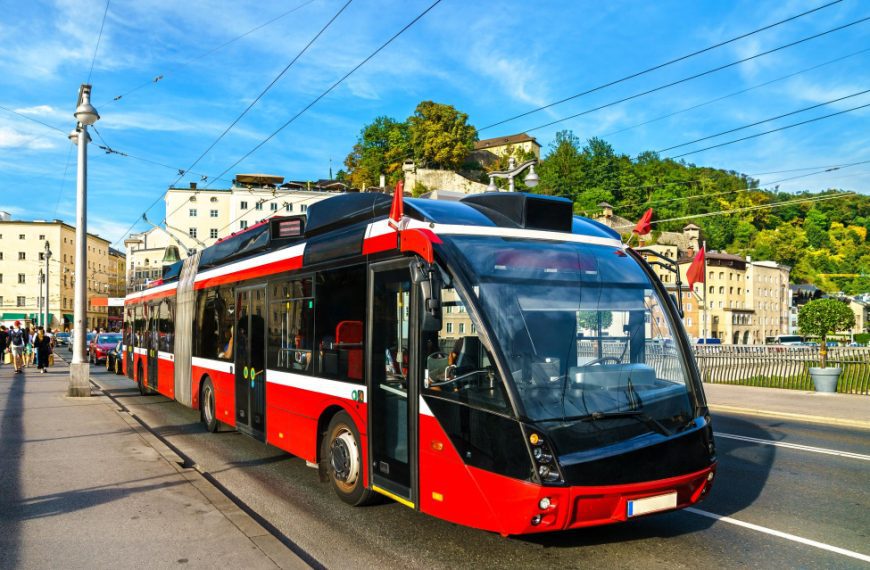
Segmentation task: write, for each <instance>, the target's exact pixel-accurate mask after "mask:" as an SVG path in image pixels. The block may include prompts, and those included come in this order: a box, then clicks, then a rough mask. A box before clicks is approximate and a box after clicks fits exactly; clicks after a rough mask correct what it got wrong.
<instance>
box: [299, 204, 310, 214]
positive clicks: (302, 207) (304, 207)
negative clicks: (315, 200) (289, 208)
mask: <svg viewBox="0 0 870 570" xmlns="http://www.w3.org/2000/svg"><path fill="white" fill-rule="evenodd" d="M300 209H301V210H302V211H303V212H307V211H308V206H306V205H305V204H302V206H301V208H300Z"/></svg>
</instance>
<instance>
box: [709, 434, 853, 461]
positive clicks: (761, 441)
mask: <svg viewBox="0 0 870 570" xmlns="http://www.w3.org/2000/svg"><path fill="white" fill-rule="evenodd" d="M714 435H715V436H716V437H724V438H725V439H736V440H739V441H748V442H750V443H758V444H761V445H773V446H776V447H787V448H788V449H797V450H799V451H810V452H812V453H824V454H825V455H836V456H838V457H848V458H850V459H860V460H862V461H870V455H863V454H861V453H852V452H851V451H839V450H837V449H827V448H824V447H812V446H810V445H800V444H797V443H786V442H784V441H772V440H769V439H758V438H756V437H746V436H745V435H734V434H732V433H722V432H718V431H717V432H715V433H714Z"/></svg>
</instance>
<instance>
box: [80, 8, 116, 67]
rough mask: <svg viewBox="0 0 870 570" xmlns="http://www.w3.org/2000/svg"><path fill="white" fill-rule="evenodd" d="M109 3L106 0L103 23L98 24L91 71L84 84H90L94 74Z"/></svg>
mask: <svg viewBox="0 0 870 570" xmlns="http://www.w3.org/2000/svg"><path fill="white" fill-rule="evenodd" d="M109 2H111V0H106V9H105V10H103V21H102V22H101V23H100V33H99V34H97V45H95V46H94V57H93V58H91V70H90V71H88V80H87V81H85V83H90V82H91V75H93V73H94V64H95V63H96V62H97V51H98V50H99V49H100V40H102V39H103V26H105V25H106V14H108V13H109Z"/></svg>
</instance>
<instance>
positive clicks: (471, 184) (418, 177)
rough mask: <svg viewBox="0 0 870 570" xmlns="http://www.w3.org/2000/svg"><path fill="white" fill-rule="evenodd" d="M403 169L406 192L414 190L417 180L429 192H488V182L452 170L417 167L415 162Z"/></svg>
mask: <svg viewBox="0 0 870 570" xmlns="http://www.w3.org/2000/svg"><path fill="white" fill-rule="evenodd" d="M403 170H404V173H405V191H406V192H413V191H414V187H415V186H416V184H417V182H419V183H421V184H423V186H425V187H426V190H427V191H428V192H431V191H433V190H453V191H456V192H462V193H465V194H478V193H480V192H486V186H487V185H486V184H481V183H480V182H475V181H473V180H469V179H468V178H465V177H464V176H462V175H460V174H458V173H456V172H453V171H452V170H431V169H428V168H416V167H415V166H414V165H413V164H406V165H405V166H404V167H403Z"/></svg>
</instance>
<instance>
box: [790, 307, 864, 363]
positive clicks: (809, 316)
mask: <svg viewBox="0 0 870 570" xmlns="http://www.w3.org/2000/svg"><path fill="white" fill-rule="evenodd" d="M853 326H855V314H854V313H853V312H852V309H850V308H849V305H847V304H846V303H844V302H842V301H838V300H837V299H816V300H815V301H810V302H809V303H807V304H806V305H804V306H803V307H801V309H800V311H799V312H798V328H800V330H801V334H803V335H806V336H814V337H819V338H820V339H821V346H820V347H819V360H820V365H821V367H822V368H825V366H826V365H827V362H828V344H827V341H828V335H829V334H831V333H834V332H839V331H845V330H848V329H850V328H852V327H853Z"/></svg>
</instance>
